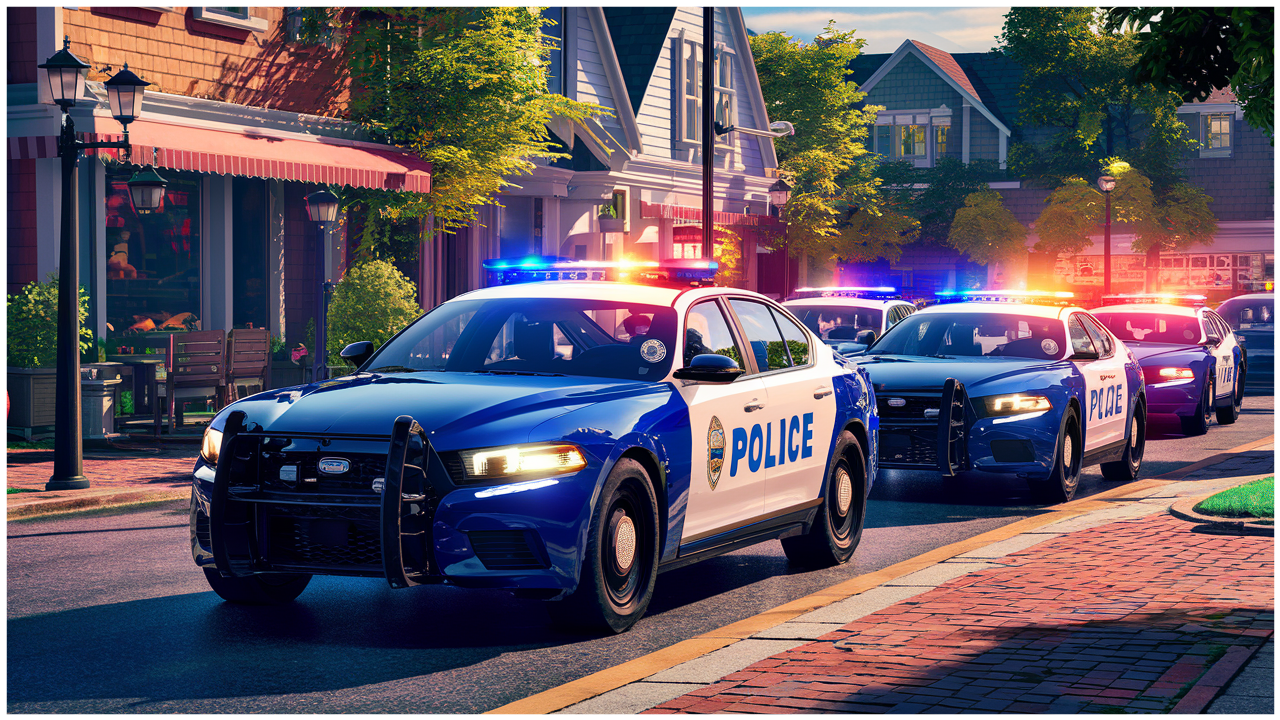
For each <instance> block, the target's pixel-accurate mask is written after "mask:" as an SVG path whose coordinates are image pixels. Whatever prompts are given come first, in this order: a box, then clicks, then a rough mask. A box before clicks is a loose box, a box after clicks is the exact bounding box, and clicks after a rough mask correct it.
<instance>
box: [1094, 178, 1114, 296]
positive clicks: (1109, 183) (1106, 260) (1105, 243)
mask: <svg viewBox="0 0 1280 720" xmlns="http://www.w3.org/2000/svg"><path fill="white" fill-rule="evenodd" d="M1098 189H1099V190H1101V191H1102V194H1103V195H1106V196H1107V214H1106V220H1104V221H1103V224H1102V294H1103V295H1110V294H1111V191H1112V190H1115V189H1116V179H1115V178H1113V177H1111V176H1110V175H1103V176H1102V177H1100V178H1098Z"/></svg>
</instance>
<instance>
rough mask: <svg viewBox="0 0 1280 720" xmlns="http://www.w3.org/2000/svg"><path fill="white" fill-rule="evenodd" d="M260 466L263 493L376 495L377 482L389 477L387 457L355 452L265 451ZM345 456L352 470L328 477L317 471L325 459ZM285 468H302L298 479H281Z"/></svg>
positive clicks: (259, 474) (259, 475) (299, 470)
mask: <svg viewBox="0 0 1280 720" xmlns="http://www.w3.org/2000/svg"><path fill="white" fill-rule="evenodd" d="M263 454H264V455H265V457H262V458H261V460H260V461H259V464H258V477H259V479H260V481H261V483H262V489H263V490H275V491H291V492H314V493H332V492H339V493H350V492H358V493H360V494H362V495H374V494H375V492H374V490H373V481H374V480H375V479H377V478H381V477H383V476H384V475H386V470H387V456H386V455H356V454H352V453H341V454H339V453H325V452H318V453H314V452H290V453H280V452H264V453H263ZM327 457H341V458H342V459H344V460H346V461H347V462H349V463H351V465H350V468H349V469H348V470H347V471H346V472H345V473H341V474H338V475H327V474H324V473H321V472H319V471H318V470H317V469H316V465H317V463H319V461H320V459H321V458H327ZM285 465H296V466H298V474H297V479H296V480H294V481H292V482H290V481H286V480H281V479H280V470H281V468H283V467H284V466H285Z"/></svg>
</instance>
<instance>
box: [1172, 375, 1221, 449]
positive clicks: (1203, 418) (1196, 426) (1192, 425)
mask: <svg viewBox="0 0 1280 720" xmlns="http://www.w3.org/2000/svg"><path fill="white" fill-rule="evenodd" d="M1205 372H1207V373H1208V374H1209V377H1208V378H1207V379H1206V380H1205V381H1204V389H1203V390H1201V391H1200V402H1199V403H1198V404H1197V405H1196V414H1195V415H1192V416H1191V417H1180V418H1178V421H1179V422H1181V423H1182V434H1183V435H1186V436H1187V437H1192V436H1195V435H1203V434H1205V433H1207V432H1209V420H1210V419H1211V418H1212V417H1213V368H1209V369H1207V370H1205Z"/></svg>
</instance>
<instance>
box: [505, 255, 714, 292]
mask: <svg viewBox="0 0 1280 720" xmlns="http://www.w3.org/2000/svg"><path fill="white" fill-rule="evenodd" d="M484 269H485V270H486V271H488V273H489V285H490V286H494V285H516V284H519V283H529V282H547V281H553V282H554V281H584V280H597V281H617V282H633V283H642V284H650V285H675V286H679V287H703V286H706V285H714V284H715V277H716V271H717V270H718V269H719V263H717V262H715V261H714V260H665V261H663V262H654V261H631V260H622V261H618V262H604V261H589V260H570V259H568V258H560V257H545V256H544V257H527V258H523V259H519V260H501V259H498V260H486V261H484Z"/></svg>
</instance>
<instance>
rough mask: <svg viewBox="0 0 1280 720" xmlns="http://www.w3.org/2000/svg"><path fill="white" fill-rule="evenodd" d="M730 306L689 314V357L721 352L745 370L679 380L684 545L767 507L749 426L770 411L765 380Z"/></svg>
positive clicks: (708, 304)
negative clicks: (718, 380) (685, 421)
mask: <svg viewBox="0 0 1280 720" xmlns="http://www.w3.org/2000/svg"><path fill="white" fill-rule="evenodd" d="M728 318H729V315H728V314H727V308H726V307H725V306H724V305H723V303H722V302H721V301H720V300H718V299H715V298H712V299H709V300H702V301H699V302H697V303H695V304H694V305H693V306H691V307H690V308H689V310H688V312H686V313H685V319H684V326H683V327H684V333H683V346H682V352H683V362H684V365H686V366H687V365H688V364H689V362H690V361H691V360H693V358H694V357H695V356H696V355H700V354H703V353H715V354H719V355H727V356H729V357H731V358H733V359H734V360H735V361H737V363H738V365H739V367H741V368H743V369H744V370H746V371H747V373H748V374H747V375H745V376H742V377H739V378H738V379H737V380H735V381H734V382H731V383H728V384H725V385H713V384H704V383H694V382H689V381H684V380H675V381H674V382H675V384H676V387H677V389H678V391H679V393H680V396H681V397H682V398H684V401H685V404H686V405H687V407H688V408H689V431H690V435H691V439H692V442H691V448H690V452H691V456H690V460H691V471H690V477H689V501H688V505H687V507H686V509H685V520H684V530H683V533H682V535H681V544H685V543H689V542H694V541H697V540H701V539H703V538H706V537H709V536H711V535H716V534H718V533H720V532H725V531H727V530H731V529H733V528H734V527H736V526H739V525H743V524H746V523H747V522H749V521H751V520H752V519H754V518H758V517H759V516H760V515H761V514H763V512H764V488H765V469H764V468H763V467H762V466H761V465H760V463H759V462H758V461H757V462H756V463H752V462H750V461H749V459H748V458H747V453H748V450H749V445H750V443H751V436H750V432H751V428H752V426H753V425H754V424H756V423H757V422H758V421H757V420H756V418H757V417H759V416H760V414H761V411H762V410H764V408H765V404H766V401H767V395H766V393H765V389H764V380H763V379H761V378H760V377H759V376H758V375H752V374H751V373H752V365H751V364H749V362H748V361H749V357H748V355H747V354H746V353H745V352H744V347H743V344H742V342H741V340H740V338H738V336H737V334H736V333H737V331H736V329H735V328H734V327H733V324H732V322H730V321H729V319H728Z"/></svg>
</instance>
